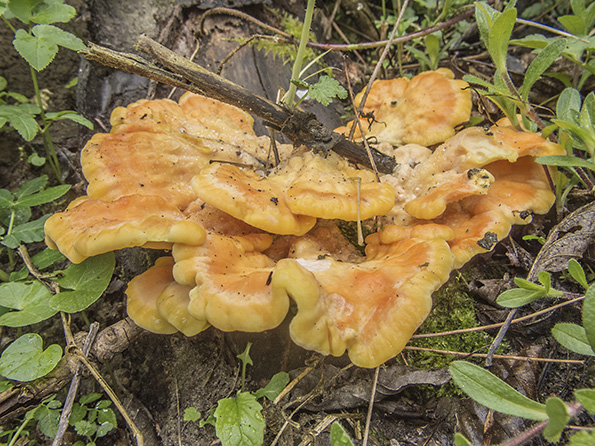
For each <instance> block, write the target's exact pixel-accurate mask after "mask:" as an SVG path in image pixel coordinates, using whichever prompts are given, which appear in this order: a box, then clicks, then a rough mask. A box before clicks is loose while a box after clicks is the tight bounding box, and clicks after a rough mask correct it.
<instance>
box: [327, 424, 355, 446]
mask: <svg viewBox="0 0 595 446" xmlns="http://www.w3.org/2000/svg"><path fill="white" fill-rule="evenodd" d="M331 445H332V446H353V441H351V438H349V435H347V432H345V429H343V426H341V423H339V422H338V421H335V422H333V424H332V425H331Z"/></svg>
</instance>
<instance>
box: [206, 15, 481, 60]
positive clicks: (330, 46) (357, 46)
mask: <svg viewBox="0 0 595 446" xmlns="http://www.w3.org/2000/svg"><path fill="white" fill-rule="evenodd" d="M474 12H475V8H473V7H471V8H469V10H467V11H465V12H464V13H462V14H460V15H458V16H456V17H453V18H452V19H450V20H447V21H446V22H442V23H440V24H438V25H435V26H430V27H428V28H425V29H422V30H420V31H416V32H414V33H411V34H407V35H405V36H401V37H395V38H394V39H392V40H379V41H375V42H363V43H352V44H339V43H318V42H308V46H309V47H311V48H318V49H320V50H332V51H357V50H369V49H374V48H382V47H383V46H385V45H386V44H387V43H389V42H391V44H392V45H394V44H396V43H404V42H409V41H411V40H414V39H418V38H420V37H424V36H427V35H428V34H432V33H434V32H436V31H440V30H442V29H445V28H448V27H450V26H453V25H455V24H457V23H458V22H461V21H463V20H466V19H468V18H469V17H471V16H472V15H473V13H474ZM215 14H227V15H232V16H234V17H239V18H242V19H244V20H248V21H250V22H252V23H255V24H257V25H258V26H260V27H262V28H263V29H267V30H269V31H271V32H273V33H275V34H279V35H281V36H283V37H286V38H288V39H291V41H292V42H296V43H298V42H297V39H295V38H294V37H293V36H292V35H291V34H288V33H286V32H284V31H281V30H280V29H277V28H275V27H274V26H271V25H267V24H266V23H264V22H261V21H260V20H257V19H255V18H254V17H252V16H250V15H248V14H245V13H243V12H240V11H236V10H235V9H229V8H213V9H210V10H209V11H207V12H205V13H204V14H203V15H202V16H201V20H200V22H199V24H198V27H199V29H200V30H201V32H203V33H204V30H203V25H204V19H206V18H207V17H208V16H211V15H215Z"/></svg>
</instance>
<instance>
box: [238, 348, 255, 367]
mask: <svg viewBox="0 0 595 446" xmlns="http://www.w3.org/2000/svg"><path fill="white" fill-rule="evenodd" d="M250 347H252V343H251V342H248V343H247V344H246V348H245V349H244V351H243V352H242V353H240V354H239V355H237V358H238V359H239V360H240V361H242V365H243V367H244V369H245V368H246V366H247V365H254V363H253V362H252V358H251V357H250Z"/></svg>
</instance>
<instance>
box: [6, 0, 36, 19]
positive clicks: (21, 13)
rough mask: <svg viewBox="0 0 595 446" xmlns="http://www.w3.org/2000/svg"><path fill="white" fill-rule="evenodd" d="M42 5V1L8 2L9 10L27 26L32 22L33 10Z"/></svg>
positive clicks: (20, 0) (22, 0) (9, 0)
mask: <svg viewBox="0 0 595 446" xmlns="http://www.w3.org/2000/svg"><path fill="white" fill-rule="evenodd" d="M38 3H41V0H8V3H7V6H8V10H9V11H10V12H12V13H13V14H14V16H15V17H16V18H17V19H19V20H20V21H21V22H23V23H25V24H29V23H30V22H31V14H32V12H33V8H34V7H35V6H36V5H37V4H38Z"/></svg>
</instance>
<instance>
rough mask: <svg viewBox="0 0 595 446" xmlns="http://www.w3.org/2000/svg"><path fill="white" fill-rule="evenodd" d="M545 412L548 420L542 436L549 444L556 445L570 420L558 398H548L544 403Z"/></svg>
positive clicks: (564, 405) (562, 402)
mask: <svg viewBox="0 0 595 446" xmlns="http://www.w3.org/2000/svg"><path fill="white" fill-rule="evenodd" d="M545 411H546V412H547V415H548V417H549V419H550V420H549V422H548V423H547V426H546V427H545V430H544V431H543V436H544V437H545V439H546V440H547V441H549V442H550V443H556V442H557V441H559V440H560V435H562V431H563V430H564V428H565V427H566V425H567V424H568V420H569V419H570V416H569V415H568V409H567V408H566V404H564V401H562V400H561V399H560V398H554V397H550V398H548V399H547V400H546V401H545Z"/></svg>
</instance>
